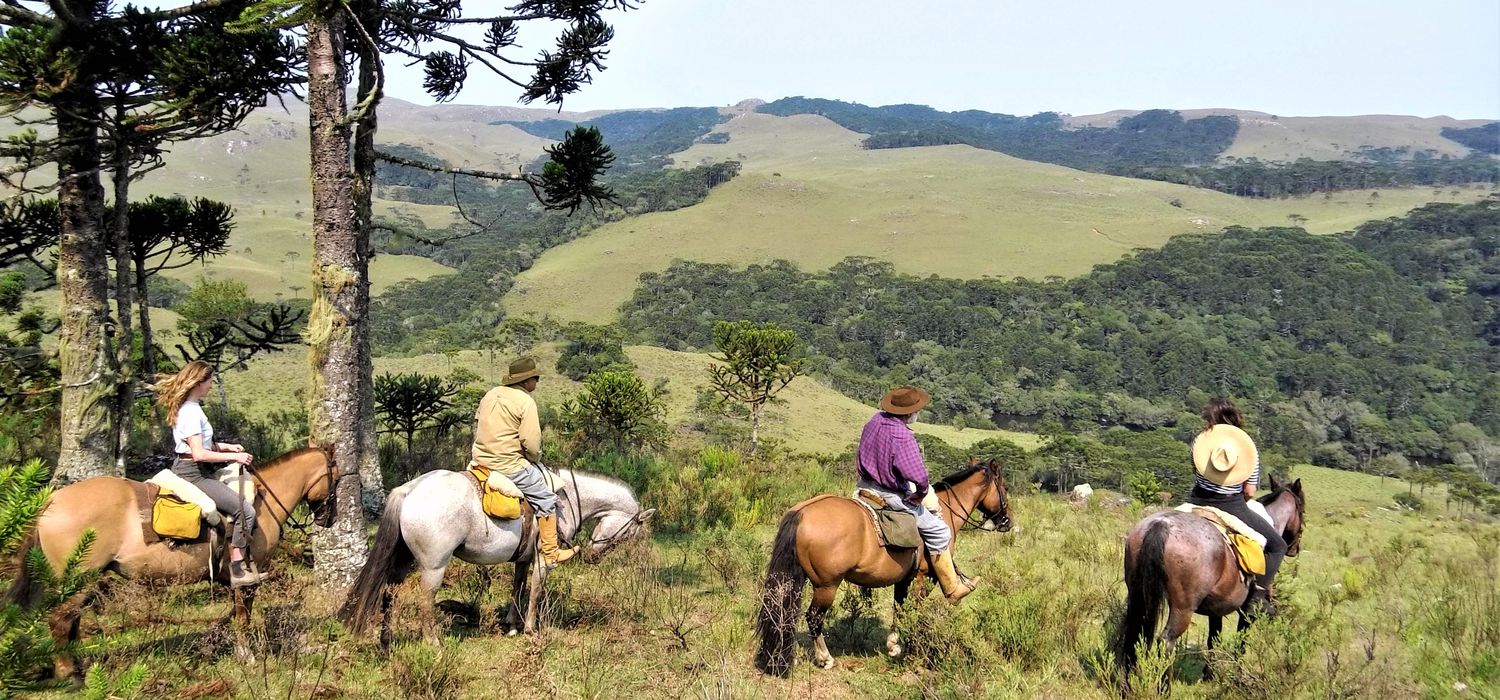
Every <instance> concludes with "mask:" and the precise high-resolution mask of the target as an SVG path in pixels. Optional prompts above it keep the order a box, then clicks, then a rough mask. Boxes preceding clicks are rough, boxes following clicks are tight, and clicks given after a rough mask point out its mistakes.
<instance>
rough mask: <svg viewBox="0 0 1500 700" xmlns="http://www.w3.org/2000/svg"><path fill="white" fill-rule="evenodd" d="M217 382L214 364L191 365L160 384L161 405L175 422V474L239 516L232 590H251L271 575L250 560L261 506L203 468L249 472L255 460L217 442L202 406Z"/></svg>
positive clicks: (231, 565)
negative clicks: (241, 468)
mask: <svg viewBox="0 0 1500 700" xmlns="http://www.w3.org/2000/svg"><path fill="white" fill-rule="evenodd" d="M213 378H214V368H213V366H212V365H210V364H208V363H207V362H203V361H202V360H195V361H193V362H189V363H188V364H187V366H185V367H183V368H182V370H180V371H179V372H177V373H176V374H172V375H163V378H162V379H160V380H158V381H157V382H156V394H157V396H156V402H157V404H158V405H159V406H161V407H162V408H163V409H166V412H167V421H168V422H169V423H171V424H172V440H173V442H174V443H175V445H174V449H175V451H176V454H177V459H176V460H174V461H173V462H172V473H173V474H176V475H177V476H180V477H182V478H183V479H186V480H187V481H189V482H191V483H192V484H193V485H194V486H197V487H198V488H199V489H201V490H202V491H203V493H205V494H207V495H208V497H209V498H212V499H213V501H214V505H215V506H217V507H218V509H219V511H220V512H222V513H227V514H229V515H232V516H234V530H233V532H231V533H230V537H229V582H230V585H231V586H236V587H238V586H249V585H253V584H256V583H260V581H261V579H263V578H264V577H265V575H264V574H261V573H258V572H255V571H254V570H253V568H254V566H255V563H254V561H253V560H251V559H250V557H249V551H250V537H251V535H252V534H253V533H254V532H255V508H254V507H253V506H251V505H250V503H249V502H248V501H246V500H245V499H244V498H241V497H240V495H239V494H238V493H235V491H234V489H231V488H229V487H228V486H225V485H224V484H222V483H219V482H218V481H217V480H215V479H213V478H211V477H208V476H205V475H204V473H203V470H204V469H205V468H212V469H217V468H218V466H219V464H221V463H226V462H232V463H235V464H239V465H242V466H244V467H247V468H248V467H249V466H250V463H251V462H252V461H253V460H254V457H252V456H251V455H250V453H249V452H246V451H245V448H243V447H241V446H239V445H236V444H232V443H226V442H214V427H213V426H212V425H210V424H209V422H208V416H207V415H205V414H204V413H203V406H201V405H200V404H199V400H201V399H202V398H203V396H204V395H205V394H207V393H208V392H209V389H211V388H212V385H213Z"/></svg>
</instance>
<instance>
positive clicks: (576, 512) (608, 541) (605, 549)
mask: <svg viewBox="0 0 1500 700" xmlns="http://www.w3.org/2000/svg"><path fill="white" fill-rule="evenodd" d="M568 480H569V481H571V482H572V488H570V489H567V491H568V497H567V498H566V499H563V501H564V503H567V502H568V501H572V506H573V517H575V518H577V519H578V523H577V525H578V529H579V530H581V529H583V495H582V492H581V491H579V489H578V470H576V469H569V470H568ZM558 495H559V496H561V495H562V494H560V493H559V494H558ZM641 513H642V511H641V510H640V509H636V511H635V513H634V514H632V515H631V516H630V519H629V520H626V521H625V524H624V525H621V526H620V528H619V529H618V530H615V533H614V534H613V535H610V536H609V537H606V538H604V539H599V538H597V537H593V536H590V537H589V545H590V546H591V547H601V548H602V549H601V551H600V552H599V554H597V555H595V554H591V553H590V552H591V551H592V549H585V550H583V551H582V552H581V553H580V555H581V556H582V557H583V561H584V563H588V564H591V563H593V562H594V561H595V560H596V559H597V558H599V557H602V556H604V555H605V554H608V553H609V550H611V549H614V548H615V545H617V544H619V543H620V542H621V541H622V540H625V539H627V538H629V537H631V536H632V535H633V534H634V530H635V529H636V528H637V527H639V526H640V525H641V524H642V523H643V522H644V519H643V518H642V517H641ZM574 534H577V530H574ZM559 539H561V540H562V541H563V542H562V544H563V546H564V547H569V548H571V547H573V542H572V538H571V537H567V538H564V537H561V536H559Z"/></svg>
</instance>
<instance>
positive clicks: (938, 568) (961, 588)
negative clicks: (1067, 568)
mask: <svg viewBox="0 0 1500 700" xmlns="http://www.w3.org/2000/svg"><path fill="white" fill-rule="evenodd" d="M929 400H930V397H929V396H928V395H927V392H925V391H923V390H921V389H918V388H916V387H914V386H902V387H897V388H895V389H892V390H891V391H890V393H888V394H886V395H885V397H884V398H882V399H881V400H880V412H879V413H876V414H875V415H874V416H873V417H871V418H870V421H869V422H868V423H865V428H864V431H863V432H861V433H860V436H859V453H858V460H859V484H858V487H859V488H862V489H866V490H869V491H874V492H875V493H878V494H880V497H881V498H883V499H885V503H886V506H887V507H889V508H893V509H896V510H904V511H906V512H908V513H911V514H912V515H915V516H917V531H918V532H920V533H921V534H922V544H923V545H924V546H925V547H926V549H927V553H928V556H929V561H930V562H931V564H932V571H933V573H934V574H935V575H936V576H937V579H938V584H939V585H941V586H942V587H943V595H945V596H947V597H948V599H949V600H951V601H957V600H959V599H960V598H963V597H964V596H966V595H968V594H969V593H972V592H973V590H974V587H975V586H977V585H978V584H979V580H978V579H973V580H968V579H965V578H964V577H963V576H960V575H959V573H958V569H957V568H955V567H954V565H953V550H952V547H951V545H952V543H953V533H952V531H951V530H949V528H948V524H947V523H945V522H943V519H942V518H941V517H938V514H937V513H934V512H933V511H931V510H928V509H927V508H925V507H923V505H922V500H923V499H924V498H925V497H926V496H927V493H928V490H929V489H930V488H931V486H932V484H931V481H932V480H931V477H929V476H928V474H927V466H926V465H925V464H923V462H922V451H921V449H920V448H919V447H918V445H917V439H916V437H915V436H914V435H912V432H911V423H912V422H913V421H915V420H916V417H917V412H918V411H920V410H922V408H923V407H924V406H926V405H927V402H928V401H929Z"/></svg>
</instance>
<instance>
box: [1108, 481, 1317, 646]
mask: <svg viewBox="0 0 1500 700" xmlns="http://www.w3.org/2000/svg"><path fill="white" fill-rule="evenodd" d="M1259 500H1260V502H1261V504H1262V505H1264V506H1265V507H1266V512H1267V513H1269V514H1270V515H1271V523H1272V525H1273V526H1274V527H1275V528H1276V529H1277V530H1279V531H1280V532H1281V536H1282V538H1283V539H1285V540H1286V542H1287V556H1290V557H1295V556H1297V554H1298V553H1299V552H1301V550H1302V525H1303V512H1304V510H1305V503H1306V502H1305V500H1304V497H1303V495H1302V480H1301V479H1298V480H1296V481H1293V482H1292V483H1291V484H1289V485H1282V484H1278V483H1276V480H1275V479H1272V480H1271V492H1270V493H1268V494H1266V495H1265V496H1263V497H1261V498H1260V499H1259ZM1125 587H1126V595H1125V619H1124V622H1123V624H1122V625H1121V627H1120V636H1119V638H1118V639H1117V640H1116V647H1115V655H1116V659H1118V661H1119V662H1120V667H1121V668H1122V669H1125V670H1129V669H1131V668H1133V667H1134V665H1135V651H1136V644H1137V643H1139V641H1140V640H1141V639H1145V640H1146V641H1147V643H1150V642H1151V641H1152V640H1153V639H1154V637H1155V636H1156V625H1157V621H1158V620H1159V619H1160V615H1161V606H1162V603H1163V602H1166V604H1167V606H1168V608H1169V610H1168V613H1167V624H1166V628H1165V629H1163V630H1162V632H1161V636H1162V641H1164V642H1166V644H1167V650H1168V651H1169V652H1170V651H1171V650H1172V649H1173V648H1175V647H1176V645H1177V639H1178V638H1179V637H1181V636H1182V635H1183V633H1184V632H1187V628H1188V626H1189V625H1190V624H1192V621H1193V614H1194V613H1197V614H1199V615H1206V616H1208V625H1209V630H1208V646H1209V648H1210V649H1211V648H1213V645H1214V642H1215V641H1216V640H1217V639H1218V636H1219V631H1220V630H1221V629H1222V626H1223V618H1224V616H1225V615H1228V614H1230V613H1234V612H1238V613H1240V623H1239V626H1240V629H1244V628H1245V627H1246V626H1248V625H1249V617H1248V616H1247V615H1246V614H1245V612H1246V611H1245V610H1244V605H1245V600H1246V598H1248V597H1249V595H1250V587H1249V586H1248V585H1246V583H1245V577H1244V575H1243V574H1242V573H1241V572H1240V567H1239V563H1238V562H1237V561H1236V559H1235V556H1234V554H1233V553H1232V552H1230V551H1229V548H1228V546H1227V545H1226V544H1225V542H1224V536H1223V535H1221V534H1219V530H1218V528H1216V527H1215V526H1214V525H1213V524H1212V523H1210V522H1209V521H1207V520H1205V519H1203V518H1201V517H1198V516H1196V515H1193V514H1191V513H1183V512H1179V511H1175V510H1167V511H1161V512H1158V513H1153V514H1151V515H1149V516H1147V517H1146V518H1145V519H1144V520H1142V521H1141V522H1140V523H1138V524H1136V526H1135V527H1134V528H1133V529H1131V531H1130V534H1128V535H1126V536H1125Z"/></svg>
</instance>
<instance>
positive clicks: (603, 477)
mask: <svg viewBox="0 0 1500 700" xmlns="http://www.w3.org/2000/svg"><path fill="white" fill-rule="evenodd" d="M563 469H566V470H567V471H568V473H570V474H575V475H579V476H586V477H588V478H590V479H595V480H598V481H602V482H604V483H606V484H614V485H615V486H619V487H622V488H624V489H625V490H626V491H627V492H628V493H629V494H630V496H631V497H632V498H635V497H636V493H635V488H634V487H632V486H631V485H630V484H628V483H626V482H625V480H624V479H619V478H616V477H613V476H610V475H608V474H600V473H599V472H591V471H587V470H584V469H573V468H571V467H563V468H562V469H559V470H558V472H559V473H558V476H562V474H561V472H562V471H563ZM563 485H564V486H566V485H567V479H563Z"/></svg>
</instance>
